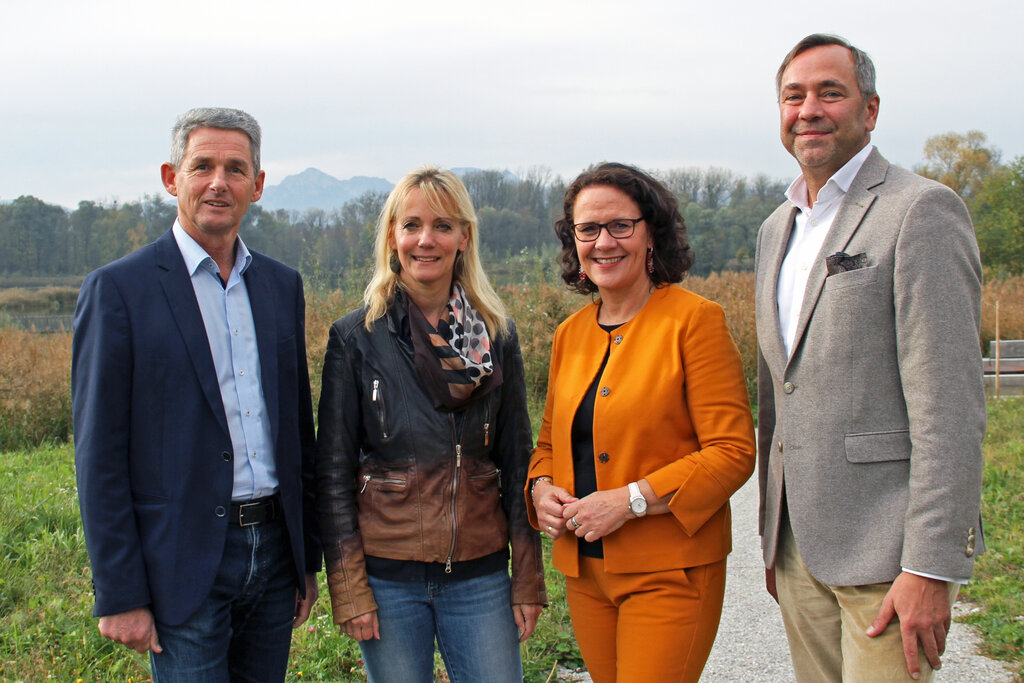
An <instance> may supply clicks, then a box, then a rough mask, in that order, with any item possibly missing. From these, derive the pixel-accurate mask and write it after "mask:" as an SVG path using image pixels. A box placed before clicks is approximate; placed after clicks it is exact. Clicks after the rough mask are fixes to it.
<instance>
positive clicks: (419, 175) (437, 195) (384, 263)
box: [363, 166, 508, 335]
mask: <svg viewBox="0 0 1024 683" xmlns="http://www.w3.org/2000/svg"><path fill="white" fill-rule="evenodd" d="M414 189H419V190H420V191H421V192H422V193H423V197H424V198H425V199H426V201H427V206H429V207H430V210H431V211H433V212H434V213H436V214H437V215H439V216H449V217H451V218H454V219H455V220H457V221H459V222H460V223H462V227H463V229H465V231H466V234H467V235H468V236H469V240H468V241H467V243H466V248H465V250H463V252H462V256H461V257H459V258H457V259H456V260H455V266H454V272H453V273H452V279H453V281H454V282H458V283H459V284H460V285H462V288H463V289H464V290H465V291H466V296H467V297H468V298H469V304H470V306H472V307H473V309H474V310H476V312H477V313H479V314H480V317H481V318H483V320H484V324H486V325H487V329H488V331H489V332H490V333H491V334H492V335H504V334H507V333H508V321H507V320H506V318H505V304H503V303H502V302H501V299H499V298H498V294H497V293H496V292H495V291H494V288H493V287H491V283H490V282H489V281H488V280H487V275H486V273H484V269H483V266H482V265H481V264H480V250H479V245H478V242H479V237H478V235H479V232H478V226H477V220H476V211H474V210H473V202H472V201H471V200H470V198H469V192H468V191H466V186H465V185H463V184H462V181H461V180H459V177H458V176H457V175H455V174H454V173H452V172H451V171H446V170H442V169H440V168H438V167H436V166H424V167H422V168H418V169H416V170H415V171H412V172H411V173H408V174H406V175H405V177H404V178H402V179H401V180H399V181H398V184H396V185H395V189H393V190H391V194H389V195H388V199H387V201H386V202H384V208H383V209H381V212H380V217H379V218H378V219H377V234H376V237H375V238H374V244H373V277H371V278H370V282H369V284H367V285H366V290H365V291H364V292H363V303H365V304H366V329H368V330H369V329H370V327H371V326H372V325H373V323H374V322H375V321H376V320H378V319H379V318H381V317H383V316H384V314H385V313H386V312H387V310H388V306H390V305H391V304H392V303H393V302H394V300H395V291H396V289H397V288H398V287H401V286H402V283H401V280H400V279H399V277H398V273H395V272H393V271H392V270H391V259H392V255H393V254H394V253H395V251H394V250H393V249H392V248H391V246H390V245H389V244H388V238H389V237H391V231H392V230H394V226H395V223H396V222H397V221H398V217H399V213H400V212H401V211H402V209H403V208H404V207H405V201H406V199H408V197H409V193H410V192H412V190H414Z"/></svg>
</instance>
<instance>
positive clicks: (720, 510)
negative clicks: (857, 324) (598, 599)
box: [526, 286, 755, 576]
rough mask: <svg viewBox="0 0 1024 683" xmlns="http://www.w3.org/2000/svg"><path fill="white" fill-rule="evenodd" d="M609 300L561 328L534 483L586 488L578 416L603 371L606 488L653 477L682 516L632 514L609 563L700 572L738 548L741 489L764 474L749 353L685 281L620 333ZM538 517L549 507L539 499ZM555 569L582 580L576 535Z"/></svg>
mask: <svg viewBox="0 0 1024 683" xmlns="http://www.w3.org/2000/svg"><path fill="white" fill-rule="evenodd" d="M599 307H600V301H597V302H594V303H592V304H588V305H587V306H585V307H584V308H582V309H581V310H579V311H577V312H576V313H574V314H573V315H571V316H570V317H569V318H567V319H566V320H565V321H564V322H563V323H562V324H561V325H559V326H558V329H557V330H556V331H555V339H554V344H553V345H552V348H551V365H550V368H549V370H548V394H547V402H546V405H545V408H544V420H543V423H542V424H541V429H540V437H539V438H538V441H537V447H536V448H535V449H534V451H533V457H532V458H531V459H530V473H529V478H528V480H527V482H529V480H531V479H533V478H534V477H540V476H544V475H547V476H549V477H551V478H552V479H553V480H554V483H555V484H556V485H558V486H561V487H563V488H565V489H567V490H568V491H570V492H573V491H574V480H573V464H572V444H571V435H570V432H571V429H572V421H573V417H574V416H575V415H576V410H577V409H578V408H579V405H580V402H581V401H582V399H583V396H584V394H586V392H587V389H588V388H589V387H590V384H591V383H592V382H593V380H594V377H595V376H596V375H597V371H598V369H599V368H600V367H601V360H602V358H603V357H604V354H605V350H608V352H609V356H608V364H607V366H606V367H605V369H604V373H603V374H602V376H601V388H600V390H599V391H598V393H597V399H596V402H595V405H594V454H595V462H594V467H595V468H596V470H597V488H598V489H599V490H607V489H613V488H617V487H620V486H625V485H626V484H628V483H629V482H631V481H637V480H640V479H643V478H646V479H647V481H648V482H649V483H650V484H651V486H652V487H653V488H654V492H655V493H656V494H657V495H658V497H662V496H665V495H667V494H672V497H671V500H670V503H669V507H670V510H671V512H670V513H669V514H664V515H647V516H645V517H642V518H638V519H631V520H630V521H628V522H626V523H625V524H624V525H623V526H621V527H619V529H617V530H616V531H614V532H613V533H611V534H609V535H608V536H606V537H604V539H603V540H604V566H605V569H606V570H607V571H609V572H615V573H632V572H647V571H660V570H665V569H678V568H683V567H694V566H699V565H702V564H708V563H711V562H717V561H718V560H721V559H723V558H724V557H725V556H726V555H728V554H729V551H731V550H732V530H731V525H732V521H731V516H730V513H729V496H731V495H732V494H733V492H734V491H736V490H737V489H738V488H739V487H740V486H742V485H743V482H745V481H746V480H747V478H748V477H749V476H750V474H751V473H752V472H753V470H754V459H755V446H754V424H753V420H752V418H751V414H750V404H749V402H748V399H747V391H746V384H745V382H744V379H743V367H742V364H741V362H740V356H739V352H738V351H737V349H736V345H735V344H734V343H733V341H732V336H731V335H730V334H729V328H728V326H727V325H726V322H725V314H724V313H723V311H722V308H721V306H719V305H718V304H716V303H714V302H712V301H708V300H707V299H704V298H703V297H700V296H697V295H696V294H694V293H692V292H689V291H687V290H685V289H682V288H681V287H676V286H667V287H662V288H660V289H657V290H655V292H654V293H653V294H652V295H651V298H650V299H649V300H648V301H647V303H646V304H645V305H644V307H643V309H641V311H640V312H639V313H638V314H637V315H636V316H634V317H633V319H632V320H630V321H629V322H627V323H625V324H623V325H621V326H620V327H618V328H617V329H615V330H614V331H612V332H611V333H608V332H605V331H604V330H602V329H601V328H600V326H598V324H597V312H598V310H599ZM528 487H529V483H527V491H526V501H527V509H528V513H529V516H530V523H531V524H532V525H533V526H534V528H539V527H538V525H537V512H536V510H535V509H534V507H533V501H532V500H531V498H530V495H529V488H528ZM553 560H554V565H555V567H556V568H557V569H558V570H559V571H561V572H562V573H564V574H566V575H567V576H579V558H578V553H577V547H576V537H575V536H574V535H572V534H564V535H562V537H561V538H559V539H557V540H556V541H555V543H554V557H553Z"/></svg>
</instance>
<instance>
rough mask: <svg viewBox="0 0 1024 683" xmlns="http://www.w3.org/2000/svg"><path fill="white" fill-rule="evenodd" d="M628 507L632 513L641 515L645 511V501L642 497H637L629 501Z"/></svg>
mask: <svg viewBox="0 0 1024 683" xmlns="http://www.w3.org/2000/svg"><path fill="white" fill-rule="evenodd" d="M629 509H630V510H632V511H633V514H634V515H642V514H644V513H645V512H647V501H646V500H644V499H643V498H637V499H635V500H631V501H630V502H629Z"/></svg>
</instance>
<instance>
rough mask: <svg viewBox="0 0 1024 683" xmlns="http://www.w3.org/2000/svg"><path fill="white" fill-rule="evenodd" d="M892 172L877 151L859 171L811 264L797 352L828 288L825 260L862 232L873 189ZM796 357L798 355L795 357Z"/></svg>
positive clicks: (798, 328)
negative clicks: (861, 228)
mask: <svg viewBox="0 0 1024 683" xmlns="http://www.w3.org/2000/svg"><path fill="white" fill-rule="evenodd" d="M888 168H889V162H888V161H886V160H885V159H884V158H883V157H882V155H881V154H879V153H878V150H877V149H874V150H871V154H870V155H868V158H867V159H866V160H865V161H864V165H863V166H861V169H860V171H859V172H858V173H857V175H856V176H855V177H854V179H853V182H852V183H851V184H850V189H849V190H848V191H847V193H846V196H845V197H843V202H842V204H841V205H840V206H839V211H838V212H837V213H836V217H835V220H833V221H832V227H831V228H829V231H828V234H827V235H826V236H825V241H824V242H823V243H822V245H821V251H820V252H818V256H817V258H815V259H814V262H813V263H812V264H811V272H810V274H809V276H808V278H807V289H806V290H804V300H803V304H802V305H801V306H800V317H799V318H798V319H797V324H796V337H795V338H794V339H793V348H794V350H795V349H796V348H798V347H799V346H800V342H801V340H802V339H803V336H804V333H805V332H806V331H807V325H808V324H809V323H810V321H811V315H813V313H814V308H815V306H817V305H818V298H819V297H820V296H821V290H822V289H823V288H824V287H825V278H826V277H827V275H828V269H827V267H826V266H825V257H826V256H828V255H829V254H834V253H836V252H838V251H844V250H845V249H846V245H847V244H849V243H850V240H851V239H852V238H853V235H854V234H855V233H856V232H857V230H858V229H859V228H860V224H861V222H862V221H863V220H864V216H865V215H866V214H867V212H868V209H869V208H871V205H872V204H873V203H874V201H875V197H876V195H875V193H873V192H871V191H870V188H873V187H875V186H876V185H879V184H880V183H882V182H884V180H885V173H886V171H887V170H888ZM793 356H794V357H795V356H796V353H794V354H793Z"/></svg>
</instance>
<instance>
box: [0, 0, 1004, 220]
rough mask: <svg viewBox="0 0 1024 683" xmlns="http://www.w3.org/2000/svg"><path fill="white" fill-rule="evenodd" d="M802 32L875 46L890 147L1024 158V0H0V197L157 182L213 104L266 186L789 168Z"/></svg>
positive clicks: (116, 195) (145, 187) (896, 153)
mask: <svg viewBox="0 0 1024 683" xmlns="http://www.w3.org/2000/svg"><path fill="white" fill-rule="evenodd" d="M839 8H843V9H839ZM817 31H824V32H831V33H838V34H841V35H843V36H845V37H846V38H847V39H849V40H850V41H851V42H852V43H854V44H855V45H857V46H858V47H861V48H862V49H864V50H866V51H867V52H868V53H869V54H870V55H871V57H872V58H873V60H874V62H875V65H876V68H877V70H878V91H879V94H880V96H881V108H880V114H879V120H878V127H877V128H876V130H875V134H874V137H873V142H875V144H877V145H878V147H879V148H880V150H881V151H882V153H883V154H884V155H886V156H887V157H888V158H889V160H890V161H893V162H895V163H899V164H901V165H904V166H912V165H914V164H916V163H918V162H920V161H921V158H922V152H921V150H922V147H923V145H924V141H925V139H926V138H928V137H929V136H931V135H934V134H937V133H943V132H947V131H958V132H965V131H967V130H969V129H979V130H981V131H983V132H984V133H986V134H987V135H988V137H989V142H990V143H991V144H993V145H995V146H996V147H998V148H1000V149H1001V150H1002V151H1003V158H1004V160H1009V159H1012V158H1013V157H1015V156H1017V155H1022V154H1024V76H1022V75H1021V74H1022V67H1024V36H1022V35H1021V34H1022V31H1024V3H1022V2H1021V1H1020V0H997V1H992V2H986V0H978V1H977V2H975V3H973V4H968V3H965V2H963V0H958V1H957V2H953V1H951V0H928V1H926V2H925V1H920V2H918V1H916V0H865V1H862V2H858V3H837V2H827V3H826V2H820V3H811V2H805V1H803V0H782V1H780V2H772V3H768V2H760V1H756V0H747V1H744V2H734V1H731V0H717V1H715V2H710V3H705V2H692V1H689V2H688V1H685V0H650V1H647V0H634V1H633V2H624V1H622V0H618V1H615V2H606V1H604V0H597V1H595V0H591V1H586V2H584V1H582V0H570V1H562V0H546V1H544V2H533V1H532V0H518V1H516V2H487V1H486V0H473V1H471V2H461V1H459V2H451V1H447V0H433V1H432V2H386V1H375V0H361V1H360V2H358V3H356V2H348V1H346V0H341V1H339V0H334V1H332V2H321V1H316V2H303V1H302V0H291V1H288V0H277V1H275V2H266V1H264V0H245V1H234V0H224V1H221V2H209V1H208V0H204V1H199V2H193V1H192V0H187V1H185V2H164V3H153V2H145V1H141V2H140V1H138V0H132V1H130V2H121V1H110V2H108V1H105V0H94V1H92V2H81V1H80V0H75V1H73V2H72V1H63V0H60V1H50V0H31V1H30V0H20V1H18V0H4V7H3V12H2V21H0V63H2V64H3V67H2V68H0V200H10V199H13V198H16V197H18V196H19V195H22V194H31V195H35V196H37V197H39V198H41V199H43V200H45V201H47V202H52V203H59V204H62V205H65V206H68V207H75V206H77V203H78V201H79V200H83V199H89V200H100V201H111V200H118V201H122V202H123V201H129V200H135V199H139V198H140V197H142V196H143V195H144V194H147V193H163V192H164V190H163V187H162V185H161V184H160V180H159V173H158V169H159V166H160V164H161V163H162V162H163V161H165V160H166V159H167V154H168V152H167V150H168V145H169V134H170V128H171V126H172V125H173V123H174V119H175V117H176V115H177V114H179V113H181V112H182V111H184V110H186V109H189V108H191V107H194V106H206V105H223V106H231V107H238V108H241V109H245V110H247V111H249V112H250V113H251V114H253V115H254V116H255V117H256V118H257V119H258V120H259V121H260V123H261V125H262V126H263V132H264V142H263V167H264V169H265V170H266V172H267V183H268V184H269V185H273V184H277V183H279V182H280V181H281V180H282V179H283V178H284V177H285V176H287V175H291V174H294V173H298V172H301V171H302V170H304V169H306V168H308V167H311V166H312V167H316V168H318V169H320V170H322V171H324V172H326V173H329V174H331V175H333V176H335V177H337V178H341V179H345V178H349V177H351V176H354V175H368V176H381V177H384V178H387V179H388V180H390V181H392V182H394V181H395V180H397V179H398V178H399V177H401V176H402V175H403V174H404V173H405V172H407V171H409V170H411V169H412V168H414V167H416V166H418V165H420V164H423V163H434V164H439V165H442V166H445V167H460V166H475V167H479V168H502V169H509V170H511V171H513V172H515V171H522V170H524V169H527V168H529V167H532V166H544V167H547V168H549V169H551V171H552V172H553V173H554V174H558V175H562V176H563V177H566V178H571V177H573V176H574V175H575V174H576V173H578V172H579V171H580V170H581V169H582V168H583V167H585V166H587V165H588V164H590V163H592V162H595V161H602V160H609V161H623V162H627V163H633V164H636V165H638V166H641V167H643V168H647V169H667V168H674V167H681V166H711V165H713V166H720V167H725V168H728V169H731V170H734V171H737V172H740V173H743V174H746V175H752V174H755V173H767V174H769V175H770V176H772V177H775V178H779V179H785V180H787V181H788V180H790V179H791V178H792V177H793V176H794V175H795V173H796V165H795V162H794V161H793V160H792V158H791V157H790V156H789V155H788V154H787V153H786V151H785V150H784V149H783V148H782V146H781V144H780V142H779V139H778V123H777V119H778V114H777V109H776V104H775V92H774V76H775V70H776V68H777V67H778V64H779V62H780V61H781V59H782V57H783V55H784V54H785V53H786V52H787V51H788V50H789V48H791V47H792V46H793V44H795V43H796V42H797V41H798V40H799V39H800V38H802V37H803V36H805V35H806V34H808V33H813V32H817Z"/></svg>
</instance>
